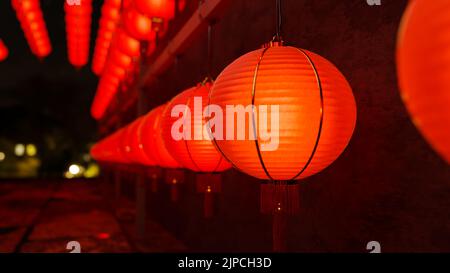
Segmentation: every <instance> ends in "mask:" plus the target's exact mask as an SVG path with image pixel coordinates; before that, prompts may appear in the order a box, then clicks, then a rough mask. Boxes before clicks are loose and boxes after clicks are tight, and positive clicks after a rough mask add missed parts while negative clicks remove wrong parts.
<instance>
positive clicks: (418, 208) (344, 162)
mask: <svg viewBox="0 0 450 273" xmlns="http://www.w3.org/2000/svg"><path fill="white" fill-rule="evenodd" d="M5 2H8V1H2V3H0V10H1V14H2V17H1V18H0V23H1V25H2V27H1V28H0V31H1V32H0V37H5V38H4V39H5V42H6V43H7V44H8V45H11V44H14V47H12V48H11V46H10V48H11V55H10V58H9V60H8V61H6V62H4V63H1V64H0V77H1V81H0V111H1V120H2V122H1V125H2V126H1V129H0V130H1V136H4V135H8V136H9V135H13V137H15V138H20V137H30V138H36V139H42V137H43V135H44V134H45V133H46V132H47V130H61V131H62V133H61V134H63V137H62V142H66V141H68V142H69V141H71V142H73V143H80V144H73V145H72V147H75V148H71V151H74V153H76V151H77V148H76V147H77V145H82V146H83V145H87V144H86V143H87V142H89V141H90V140H92V139H94V138H95V130H94V128H95V123H94V122H93V121H92V120H91V119H90V117H89V107H90V103H91V100H92V97H93V94H94V91H95V87H96V79H95V77H94V76H93V74H92V73H91V72H90V70H89V68H84V69H83V70H82V71H78V72H77V71H75V70H74V69H73V68H72V67H70V65H69V64H68V62H67V58H66V55H65V54H66V48H65V40H64V25H63V11H62V4H61V5H60V2H62V0H60V1H56V0H55V1H43V2H48V4H46V5H44V13H45V16H46V20H47V27H48V28H49V31H50V36H51V40H52V42H53V46H54V53H53V54H52V55H51V57H50V58H48V59H47V60H45V61H44V62H43V63H40V62H39V61H37V60H35V58H34V57H33V56H32V55H31V53H29V50H28V48H27V45H26V43H25V40H24V38H22V36H19V34H20V35H21V30H20V28H19V24H18V22H17V20H15V18H14V14H13V12H12V10H11V11H8V12H5V11H4V9H5V8H8V9H9V3H5ZM95 2H96V4H98V2H97V1H95ZM283 2H284V17H283V19H284V25H283V30H284V31H283V36H284V38H285V41H286V42H287V43H288V44H290V45H293V46H297V47H301V48H305V49H308V50H311V51H313V52H315V53H318V54H320V55H322V56H323V57H325V58H327V59H328V60H330V61H331V62H333V63H334V64H335V65H336V66H337V67H338V68H339V69H340V71H341V72H342V73H343V74H344V75H345V76H346V78H347V79H348V81H349V83H350V85H351V86H352V88H353V92H354V96H355V99H356V103H357V108H358V117H357V126H356V130H355V133H354V135H353V138H352V140H351V142H350V144H349V146H348V147H347V149H346V150H345V152H344V153H343V154H342V155H341V156H340V158H339V159H338V160H336V162H335V163H333V164H332V165H331V166H330V167H329V168H327V169H326V170H324V171H323V172H322V173H319V174H317V175H315V176H313V177H311V178H308V179H305V180H302V181H300V212H299V214H298V215H297V216H295V217H292V218H291V219H289V226H288V229H289V230H288V236H287V237H288V244H289V246H288V247H289V250H290V251H305V252H306V251H309V252H324V251H333V252H348V251H356V252H365V251H366V249H365V248H366V244H367V242H369V241H372V240H376V241H379V242H380V243H381V247H382V251H384V252H398V251H406V252H418V251H431V252H438V251H450V218H449V212H450V198H449V197H450V184H449V182H450V171H449V168H448V165H446V163H445V162H444V161H443V160H442V159H440V158H439V157H438V156H437V155H436V154H435V153H434V152H433V151H432V150H431V148H430V147H429V145H428V144H427V143H426V142H425V140H424V139H423V138H422V137H421V135H420V134H419V132H418V131H417V130H416V128H415V127H414V126H413V124H412V122H411V120H410V118H409V116H408V114H407V112H406V109H405V107H404V105H403V104H402V101H401V99H400V96H399V93H398V87H397V79H396V70H395V44H396V35H397V30H398V25H399V22H400V18H401V16H402V14H403V11H404V8H405V6H406V3H407V1H406V0H398V1H387V0H382V5H381V6H369V5H367V3H366V1H365V0H346V1H336V0H320V1H313V0H284V1H283ZM57 5H58V7H57V8H56V6H57ZM59 6H61V7H59ZM195 6H196V5H195V4H191V5H189V8H188V10H187V11H186V14H189V13H191V12H192V10H193V9H194V8H195ZM96 12H97V13H98V8H97V9H96ZM4 14H6V15H4ZM94 22H95V20H94ZM172 27H173V28H176V27H177V25H176V23H175V24H174V26H172ZM274 30H275V3H274V1H273V0H231V1H230V5H229V7H228V8H227V10H226V11H225V13H224V16H223V17H222V18H221V20H220V21H219V22H218V24H217V25H216V27H215V30H214V48H215V52H214V58H213V64H214V71H213V75H214V76H217V75H218V73H220V71H221V70H222V69H223V68H225V66H226V65H228V64H229V63H230V62H232V61H233V60H234V59H236V58H237V57H239V56H241V55H242V54H244V53H246V52H248V51H251V50H254V49H256V48H259V47H260V46H261V45H262V44H263V43H265V42H267V41H269V40H270V39H271V38H272V36H273V34H274ZM94 33H96V27H95V28H94ZM8 37H11V38H10V39H14V40H17V41H19V39H22V42H9V41H8V40H7V39H6V38H8ZM206 45H207V37H206V33H203V34H202V35H201V36H199V37H198V38H197V39H196V40H195V41H194V42H193V44H192V45H191V46H190V47H189V48H188V50H186V52H184V53H183V54H182V55H181V56H180V58H179V61H178V64H177V65H174V66H172V67H171V68H170V69H169V71H168V72H167V73H165V74H164V75H161V77H160V78H159V80H158V81H157V82H156V83H155V84H152V85H151V86H147V87H146V88H145V96H146V107H147V109H148V110H150V109H152V108H153V107H155V106H157V105H159V104H162V103H164V102H166V101H167V100H169V99H170V98H171V97H173V96H174V95H175V94H177V93H179V92H180V91H182V90H184V89H185V88H188V87H191V86H193V85H194V84H196V83H197V82H199V81H201V80H203V79H204V77H205V74H206V67H207V56H206V48H207V46H206ZM126 96H128V95H126ZM130 96H131V95H130ZM136 112H137V110H136V107H132V108H129V109H128V110H127V111H122V110H121V111H119V110H116V111H114V109H113V110H111V109H110V113H111V114H112V115H110V116H109V117H107V118H106V119H105V120H103V121H102V123H101V124H100V126H101V127H102V126H103V127H105V128H107V130H109V131H110V132H111V131H112V130H113V129H115V128H118V127H120V126H121V125H125V124H126V123H128V122H129V121H131V120H133V119H134V118H135V117H136ZM113 116H114V117H113ZM110 118H118V120H117V121H115V122H114V123H113V126H111V125H108V126H106V124H107V121H108V120H109V119H110ZM27 124H29V125H27ZM46 128H48V129H46ZM23 130H25V131H23ZM83 147H84V146H83ZM186 175H187V177H186V179H185V183H184V184H183V185H181V187H180V191H181V192H180V198H181V199H180V200H179V202H178V203H176V204H174V203H171V202H170V201H169V198H168V191H169V189H168V186H164V185H162V184H161V187H162V190H161V191H160V192H159V193H157V194H151V193H149V194H148V200H149V201H148V203H149V204H148V209H149V211H150V217H152V218H153V219H156V220H158V221H159V222H160V223H161V224H163V225H164V227H166V228H167V229H168V230H169V231H171V232H172V233H173V234H174V235H175V236H176V237H177V238H179V239H180V240H182V241H183V242H185V243H186V244H187V245H188V247H189V248H190V249H191V250H193V251H234V252H236V251H238V252H239V251H270V250H271V249H272V246H271V245H272V241H271V238H272V233H271V228H272V226H271V219H270V216H268V215H262V214H261V213H260V208H259V198H260V196H259V190H260V182H261V181H259V180H256V179H254V178H251V177H249V176H246V175H245V174H241V173H238V172H237V171H235V170H232V171H229V172H227V173H225V174H224V175H223V186H222V192H221V193H220V194H218V195H217V198H216V201H217V204H216V215H215V217H214V218H213V219H211V220H205V219H203V216H202V205H203V199H202V195H201V194H198V193H196V192H195V175H194V174H193V173H189V172H187V173H186ZM122 177H123V179H124V181H125V182H127V183H122V186H123V189H124V191H125V192H126V193H127V194H128V195H130V196H132V195H133V192H134V180H135V178H134V176H133V175H130V174H126V173H123V174H122Z"/></svg>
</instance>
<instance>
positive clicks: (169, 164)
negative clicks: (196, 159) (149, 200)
mask: <svg viewBox="0 0 450 273" xmlns="http://www.w3.org/2000/svg"><path fill="white" fill-rule="evenodd" d="M166 106H167V105H161V106H159V107H157V108H155V109H153V110H152V111H150V113H148V114H147V115H146V116H145V117H144V119H143V121H142V123H143V124H142V126H143V127H142V129H141V137H142V146H143V149H144V151H145V152H146V153H147V155H148V156H149V157H150V158H152V160H153V161H154V162H155V163H156V165H157V166H160V167H163V168H166V176H165V182H166V183H167V184H169V185H170V196H171V200H172V201H173V202H176V201H177V200H178V184H180V183H182V182H183V178H184V172H183V171H182V170H179V169H178V168H180V167H181V166H180V164H178V162H177V161H176V160H175V159H174V158H173V156H172V155H171V154H170V153H169V151H168V150H167V149H166V147H165V145H164V140H163V135H162V128H161V123H162V114H163V113H164V110H165V108H166Z"/></svg>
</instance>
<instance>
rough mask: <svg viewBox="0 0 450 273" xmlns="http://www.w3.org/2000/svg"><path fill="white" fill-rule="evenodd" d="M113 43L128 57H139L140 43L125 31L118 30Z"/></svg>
mask: <svg viewBox="0 0 450 273" xmlns="http://www.w3.org/2000/svg"><path fill="white" fill-rule="evenodd" d="M116 37H117V38H115V43H116V45H117V49H118V50H120V51H121V52H123V53H124V54H126V55H128V56H130V57H139V55H140V43H139V41H138V40H136V39H134V38H133V37H131V36H130V35H128V34H127V33H126V32H125V31H123V30H119V31H118V32H117V34H116Z"/></svg>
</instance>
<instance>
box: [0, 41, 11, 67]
mask: <svg viewBox="0 0 450 273" xmlns="http://www.w3.org/2000/svg"><path fill="white" fill-rule="evenodd" d="M8 55H9V51H8V48H7V47H6V45H5V44H4V43H3V41H2V39H0V62H3V61H4V60H5V59H6V58H8Z"/></svg>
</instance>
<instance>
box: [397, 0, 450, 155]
mask: <svg viewBox="0 0 450 273" xmlns="http://www.w3.org/2000/svg"><path fill="white" fill-rule="evenodd" d="M397 71H398V78H399V85H400V94H401V97H402V99H403V101H404V103H405V105H406V107H407V109H408V112H409V114H410V115H411V117H412V120H413V123H414V125H415V126H416V127H417V128H418V129H419V131H420V132H421V133H422V135H423V136H424V137H425V139H426V140H427V141H428V143H429V144H430V145H431V146H432V147H433V149H434V150H435V151H436V152H437V153H438V154H439V155H440V156H441V157H442V158H443V159H444V160H445V161H447V163H448V164H450V127H449V124H450V107H448V105H449V104H450V78H449V73H450V1H448V0H433V1H425V0H414V1H410V2H409V5H408V8H407V10H406V12H405V15H404V16H403V20H402V23H401V26H400V31H399V37H398V44H397Z"/></svg>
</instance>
